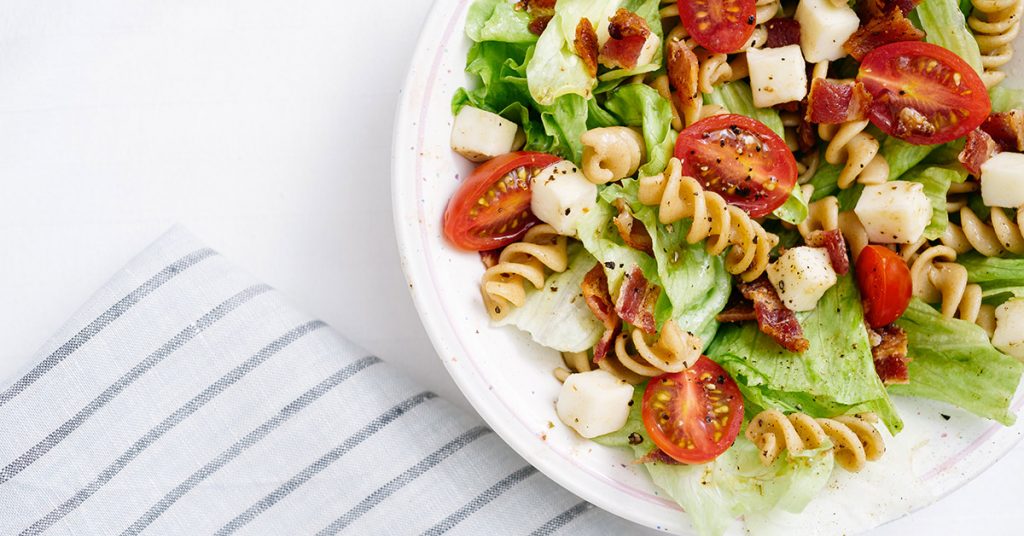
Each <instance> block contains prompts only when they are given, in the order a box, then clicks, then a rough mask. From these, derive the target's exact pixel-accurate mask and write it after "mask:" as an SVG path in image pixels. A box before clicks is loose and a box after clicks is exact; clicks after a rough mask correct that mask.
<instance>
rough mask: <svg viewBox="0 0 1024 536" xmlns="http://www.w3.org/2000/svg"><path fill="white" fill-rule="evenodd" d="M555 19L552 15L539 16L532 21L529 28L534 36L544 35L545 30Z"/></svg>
mask: <svg viewBox="0 0 1024 536" xmlns="http://www.w3.org/2000/svg"><path fill="white" fill-rule="evenodd" d="M552 18H554V17H553V16H551V15H539V16H536V17H532V18H531V19H530V24H529V25H528V26H527V28H528V29H529V30H530V33H532V34H533V35H540V34H542V33H544V30H547V29H548V24H550V23H551V19H552Z"/></svg>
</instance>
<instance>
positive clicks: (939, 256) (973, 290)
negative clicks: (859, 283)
mask: <svg viewBox="0 0 1024 536" xmlns="http://www.w3.org/2000/svg"><path fill="white" fill-rule="evenodd" d="M919 247H924V248H925V249H923V250H922V251H920V252H919V253H917V252H914V253H911V254H907V253H904V257H905V258H908V259H910V260H912V263H911V265H910V278H911V281H912V284H913V288H914V296H917V297H918V298H921V300H922V301H924V302H925V303H940V302H941V307H940V309H941V311H942V315H943V316H945V317H946V318H959V319H961V320H964V321H967V322H973V323H976V324H978V325H979V326H981V327H982V328H984V329H985V331H987V332H988V334H989V336H990V337H991V336H992V332H993V331H994V330H995V309H994V308H993V307H992V306H991V305H986V304H983V303H982V302H981V299H982V292H981V287H980V286H978V285H976V284H968V282H967V269H966V268H964V267H963V266H962V265H960V264H957V263H956V251H954V250H953V249H952V248H950V247H949V246H944V245H940V246H928V245H927V244H924V245H923V246H919Z"/></svg>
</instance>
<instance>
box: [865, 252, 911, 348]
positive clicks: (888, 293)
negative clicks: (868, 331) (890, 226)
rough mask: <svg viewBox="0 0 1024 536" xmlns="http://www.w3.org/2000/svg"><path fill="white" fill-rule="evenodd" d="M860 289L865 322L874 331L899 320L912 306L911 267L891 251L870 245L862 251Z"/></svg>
mask: <svg viewBox="0 0 1024 536" xmlns="http://www.w3.org/2000/svg"><path fill="white" fill-rule="evenodd" d="M854 270H855V271H856V272H857V287H858V288H860V293H861V299H862V300H863V302H864V320H866V321H867V323H868V325H869V326H871V327H872V328H880V327H882V326H887V325H889V324H892V323H893V322H895V321H896V319H897V318H899V317H900V315H902V314H903V311H906V310H907V306H908V305H909V304H910V297H911V296H912V295H913V292H914V289H913V283H912V281H911V278H910V268H908V267H907V263H905V262H903V259H902V258H900V256H899V255H897V254H896V253H893V252H892V251H891V250H889V249H888V248H885V247H882V246H876V245H869V246H867V247H865V248H864V249H863V250H862V251H861V252H860V257H858V258H857V265H856V267H855V268H854Z"/></svg>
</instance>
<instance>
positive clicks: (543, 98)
mask: <svg viewBox="0 0 1024 536" xmlns="http://www.w3.org/2000/svg"><path fill="white" fill-rule="evenodd" d="M618 6H619V0H560V1H559V2H558V3H557V4H556V6H555V16H554V17H553V18H552V19H551V22H549V23H548V26H547V28H546V29H545V30H544V33H543V34H541V36H540V38H539V39H538V40H537V48H536V51H535V52H534V54H533V59H532V60H530V62H529V63H528V64H527V66H526V74H527V77H526V78H527V80H528V82H529V87H530V94H531V95H532V96H533V100H534V101H536V102H537V103H539V104H542V105H551V104H554V102H555V100H556V99H557V98H559V97H561V96H563V95H579V96H581V97H583V98H584V99H589V98H590V97H591V96H592V94H593V90H594V86H595V85H597V79H596V78H595V77H592V76H590V73H589V72H587V68H586V66H585V65H584V64H583V61H582V60H581V59H580V57H579V56H577V55H576V51H575V48H574V45H573V41H574V40H575V39H576V26H577V25H578V24H579V22H580V20H581V19H583V18H584V17H586V18H587V19H588V20H590V21H591V22H592V23H594V22H597V21H605V20H608V19H609V18H610V17H611V16H612V15H613V14H614V13H615V10H616V9H617V8H618Z"/></svg>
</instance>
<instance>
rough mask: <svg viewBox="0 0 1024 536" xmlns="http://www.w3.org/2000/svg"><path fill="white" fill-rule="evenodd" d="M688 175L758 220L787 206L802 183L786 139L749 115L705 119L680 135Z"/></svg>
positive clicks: (680, 152) (678, 148) (679, 145)
mask: <svg viewBox="0 0 1024 536" xmlns="http://www.w3.org/2000/svg"><path fill="white" fill-rule="evenodd" d="M675 156H676V158H678V159H679V160H680V161H682V164H683V174H684V175H688V176H691V177H693V178H695V179H697V180H698V181H699V182H700V183H701V184H702V185H703V186H704V188H705V189H707V190H711V191H713V192H718V193H719V194H721V196H722V197H724V198H725V200H726V201H728V202H729V203H731V204H733V205H736V206H738V207H740V208H742V209H743V210H745V211H747V213H748V214H750V215H751V216H753V217H755V218H760V217H761V216H765V215H767V214H769V213H771V211H773V210H775V209H776V208H779V207H780V206H782V204H783V203H785V202H786V199H788V198H789V192H791V191H792V190H793V185H795V184H796V177H797V169H796V159H795V158H793V153H792V152H790V150H789V147H787V146H786V142H785V140H783V139H782V138H780V137H779V135H778V134H776V133H775V132H772V130H771V129H770V128H768V127H767V126H765V125H764V123H761V122H760V121H757V120H756V119H751V118H749V117H746V116H743V115H736V114H724V115H715V116H712V117H708V118H707V119H702V120H700V121H698V122H696V123H694V124H692V125H690V126H689V127H687V128H686V129H684V130H683V131H682V132H680V133H679V138H678V139H677V140H676V152H675Z"/></svg>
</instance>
